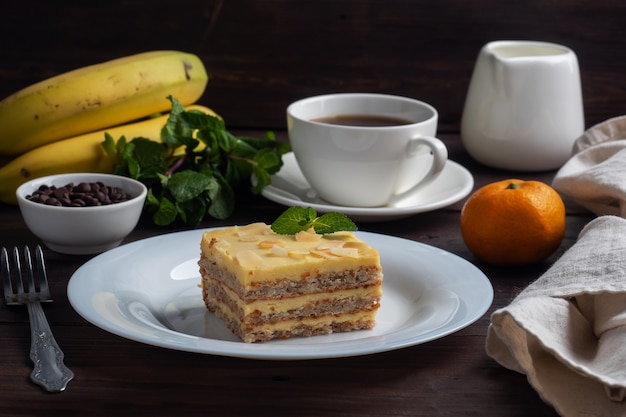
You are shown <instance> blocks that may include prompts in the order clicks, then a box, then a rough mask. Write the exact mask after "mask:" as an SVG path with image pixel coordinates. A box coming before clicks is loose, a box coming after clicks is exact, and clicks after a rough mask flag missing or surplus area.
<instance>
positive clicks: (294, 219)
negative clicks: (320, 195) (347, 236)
mask: <svg viewBox="0 0 626 417" xmlns="http://www.w3.org/2000/svg"><path fill="white" fill-rule="evenodd" d="M271 228H272V230H273V231H274V233H277V234H279V235H295V234H296V233H298V232H301V231H304V230H309V229H311V228H313V230H314V231H315V233H317V234H330V233H335V232H341V231H350V232H355V231H356V230H357V226H356V224H354V222H353V221H352V220H350V219H349V218H348V217H347V216H346V215H344V214H341V213H337V212H330V213H326V214H324V215H322V216H320V217H318V216H317V212H316V211H315V210H314V209H313V208H311V207H306V208H304V207H297V206H294V207H290V208H288V209H287V210H285V211H284V212H283V213H282V214H281V215H280V216H278V218H276V220H274V222H273V223H272V225H271Z"/></svg>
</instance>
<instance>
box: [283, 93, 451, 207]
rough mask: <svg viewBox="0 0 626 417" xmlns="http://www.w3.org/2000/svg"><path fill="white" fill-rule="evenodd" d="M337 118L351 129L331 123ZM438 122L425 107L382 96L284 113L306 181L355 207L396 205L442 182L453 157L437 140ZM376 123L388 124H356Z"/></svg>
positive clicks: (306, 102)
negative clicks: (444, 169)
mask: <svg viewBox="0 0 626 417" xmlns="http://www.w3.org/2000/svg"><path fill="white" fill-rule="evenodd" d="M354 116H358V117H357V118H356V119H357V120H353V119H354ZM332 117H335V118H337V117H339V119H341V122H342V123H348V125H342V124H334V123H331V122H330V121H329V120H327V118H332ZM320 119H321V120H320ZM391 119H393V120H391ZM437 119H438V115H437V111H436V110H435V108H434V107H432V106H431V105H429V104H427V103H424V102H421V101H418V100H414V99H411V98H406V97H399V96H392V95H385V94H369V93H341V94H328V95H322V96H315V97H309V98H305V99H302V100H300V101H296V102H295V103H292V104H291V105H289V107H288V108H287V127H288V132H289V141H290V143H291V147H292V150H293V152H294V155H295V157H296V160H297V162H298V165H299V167H300V169H301V170H302V173H303V175H304V177H305V178H306V179H307V181H308V182H309V183H310V185H311V187H313V189H314V190H315V191H316V192H317V193H318V194H319V196H320V197H321V198H322V199H324V200H325V201H327V202H329V203H331V204H336V205H341V206H352V207H379V206H384V205H387V204H394V203H396V202H398V201H400V200H401V199H403V198H405V197H407V196H409V195H413V194H414V193H416V192H419V190H420V189H421V188H422V187H424V186H426V185H427V184H429V183H431V182H432V181H433V180H434V179H435V178H437V176H438V175H439V174H440V173H441V171H442V170H443V168H444V167H445V164H446V161H447V159H448V151H447V149H446V146H445V145H444V143H443V142H442V141H441V140H439V139H437V138H436V137H434V136H435V134H436V132H437ZM378 121H383V122H385V123H383V124H387V123H388V125H384V126H363V125H361V126H358V125H356V124H363V122H368V123H371V122H378Z"/></svg>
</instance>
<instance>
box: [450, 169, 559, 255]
mask: <svg viewBox="0 0 626 417" xmlns="http://www.w3.org/2000/svg"><path fill="white" fill-rule="evenodd" d="M461 234H462V235H463V240H464V241H465V244H466V246H467V248H468V249H469V250H470V251H471V252H472V253H473V254H474V255H475V256H476V257H477V258H478V259H480V260H482V261H484V262H486V263H489V264H492V265H498V266H514V265H529V264H533V263H538V262H541V261H543V260H545V259H546V258H547V257H549V256H550V255H552V254H553V253H554V252H555V251H556V250H557V249H558V248H559V246H560V245H561V242H562V241H563V236H564V234H565V205H564V204H563V200H562V199H561V197H560V196H559V194H558V193H557V192H556V191H555V190H554V189H553V188H552V187H550V186H549V185H547V184H544V183H542V182H539V181H522V180H518V179H508V180H504V181H498V182H494V183H491V184H487V185H485V186H483V187H481V188H479V189H478V190H476V191H475V192H474V193H473V194H472V195H471V196H470V198H469V199H468V200H467V201H466V202H465V204H464V205H463V209H462V210H461Z"/></svg>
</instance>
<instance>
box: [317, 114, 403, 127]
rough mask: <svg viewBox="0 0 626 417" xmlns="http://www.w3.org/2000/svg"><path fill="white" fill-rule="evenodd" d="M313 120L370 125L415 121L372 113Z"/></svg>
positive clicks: (389, 124)
mask: <svg viewBox="0 0 626 417" xmlns="http://www.w3.org/2000/svg"><path fill="white" fill-rule="evenodd" d="M311 121H313V122H319V123H327V124H331V125H342V126H368V127H384V126H400V125H409V124H411V123H413V122H412V121H411V120H406V119H400V118H398V117H391V116H382V115H370V114H338V115H336V116H326V117H319V118H317V119H311Z"/></svg>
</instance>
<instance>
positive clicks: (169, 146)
mask: <svg viewBox="0 0 626 417" xmlns="http://www.w3.org/2000/svg"><path fill="white" fill-rule="evenodd" d="M168 99H169V100H170V102H171V103H172V109H171V112H170V115H169V118H168V120H167V122H166V123H165V126H164V127H163V129H162V131H161V140H162V143H158V142H154V141H151V140H148V139H146V138H141V137H137V138H132V139H131V140H127V139H126V138H125V137H124V136H122V137H121V138H119V139H118V140H117V141H116V140H115V139H114V138H113V137H111V135H109V134H108V133H107V134H105V140H104V142H103V143H102V146H103V148H104V150H105V152H106V153H107V154H108V155H110V156H115V157H117V162H116V164H115V165H114V167H113V173H115V174H118V175H123V176H127V177H131V178H134V179H137V180H139V181H141V182H143V183H144V184H146V186H148V189H149V193H148V198H147V199H146V209H147V211H149V212H150V213H151V215H152V220H153V222H154V223H155V224H157V225H160V226H165V225H168V224H171V223H173V222H176V221H182V222H183V223H184V224H186V225H188V226H192V227H195V226H197V225H198V224H199V223H200V222H201V221H202V220H203V219H205V218H206V217H207V216H209V217H213V218H215V219H226V218H228V217H229V216H230V215H231V214H232V212H233V211H234V208H235V203H236V200H237V199H238V198H244V197H245V194H246V193H251V194H259V193H260V192H261V191H262V190H263V188H265V186H267V185H269V184H270V180H271V175H272V174H275V173H276V172H278V170H279V169H280V167H281V166H282V164H283V161H282V155H283V154H285V153H286V152H288V151H289V144H287V143H284V142H277V141H276V140H275V137H274V134H273V133H272V132H267V133H266V135H265V136H264V137H263V138H253V137H247V136H235V135H233V134H232V133H230V132H229V131H228V130H227V129H226V126H225V124H224V121H223V120H222V119H221V118H219V117H215V116H212V115H209V114H206V113H204V112H202V111H199V110H186V109H185V108H184V107H183V106H182V105H181V104H180V102H179V101H178V100H176V99H175V98H173V97H171V96H170V97H168ZM198 145H202V146H198ZM253 178H254V180H253Z"/></svg>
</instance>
